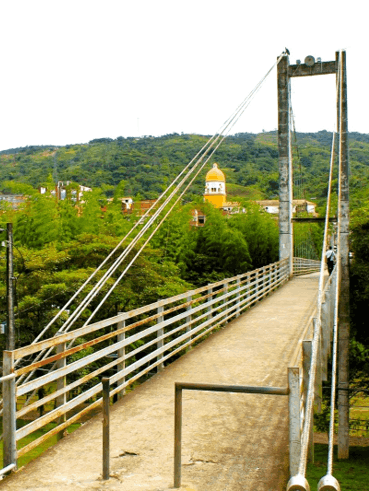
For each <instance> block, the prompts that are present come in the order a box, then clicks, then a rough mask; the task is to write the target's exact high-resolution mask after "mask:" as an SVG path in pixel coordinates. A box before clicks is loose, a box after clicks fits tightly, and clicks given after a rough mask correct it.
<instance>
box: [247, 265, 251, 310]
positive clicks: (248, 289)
mask: <svg viewBox="0 0 369 491" xmlns="http://www.w3.org/2000/svg"><path fill="white" fill-rule="evenodd" d="M246 292H247V294H246V298H247V301H246V307H249V302H250V296H251V292H250V273H247V280H246Z"/></svg>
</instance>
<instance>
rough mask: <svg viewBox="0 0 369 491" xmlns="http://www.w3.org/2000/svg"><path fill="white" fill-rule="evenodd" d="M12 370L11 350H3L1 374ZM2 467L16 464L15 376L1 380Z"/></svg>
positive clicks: (8, 373)
mask: <svg viewBox="0 0 369 491" xmlns="http://www.w3.org/2000/svg"><path fill="white" fill-rule="evenodd" d="M13 372H14V354H13V351H3V375H10V374H12V373H13ZM3 401H4V402H3V404H4V406H3V407H4V410H3V438H4V447H3V448H4V450H3V467H7V466H8V465H10V464H15V465H17V443H16V436H15V432H16V429H17V425H16V410H17V408H16V395H15V378H12V379H10V380H4V381H3Z"/></svg>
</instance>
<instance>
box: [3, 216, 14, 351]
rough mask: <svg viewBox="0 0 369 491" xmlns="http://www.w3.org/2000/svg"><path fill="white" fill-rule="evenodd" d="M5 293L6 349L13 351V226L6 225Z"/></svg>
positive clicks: (10, 224)
mask: <svg viewBox="0 0 369 491" xmlns="http://www.w3.org/2000/svg"><path fill="white" fill-rule="evenodd" d="M6 232H7V241H6V292H7V323H6V330H5V334H6V349H7V350H8V351H12V350H14V349H15V336H14V272H13V224H12V223H7V224H6Z"/></svg>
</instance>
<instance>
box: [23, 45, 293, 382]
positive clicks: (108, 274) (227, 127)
mask: <svg viewBox="0 0 369 491" xmlns="http://www.w3.org/2000/svg"><path fill="white" fill-rule="evenodd" d="M283 56H284V52H283V53H281V55H280V56H279V57H278V59H277V61H276V62H275V63H274V64H273V65H272V67H271V68H270V69H269V70H268V72H267V73H266V74H265V75H264V77H263V78H262V79H261V80H260V82H259V83H258V84H257V85H256V86H255V87H254V89H253V90H252V91H251V92H250V94H249V95H248V96H247V97H246V98H245V99H244V100H243V101H242V103H241V104H240V105H239V106H238V107H237V108H236V110H235V111H234V113H233V115H232V116H230V118H228V120H226V121H225V123H224V124H223V126H222V129H221V130H220V131H219V132H218V133H217V134H215V135H214V136H213V137H211V138H210V139H209V141H208V142H207V143H206V144H205V145H204V147H203V148H202V149H201V150H200V151H199V152H198V153H197V155H196V156H195V157H194V158H193V159H192V160H191V162H190V163H189V164H188V165H187V166H186V167H185V168H184V169H183V171H182V172H181V173H180V174H179V175H178V176H177V178H176V179H175V180H174V181H173V183H172V184H171V185H170V186H169V187H168V188H167V190H166V191H164V193H162V195H161V196H160V198H162V197H163V196H164V195H165V194H166V192H167V191H168V190H169V189H170V187H172V186H173V184H174V183H175V182H176V181H177V180H178V179H179V177H180V176H181V175H183V173H184V172H185V170H187V169H189V167H190V165H191V164H192V163H193V162H194V160H195V159H196V158H197V157H198V156H199V155H200V154H201V152H202V151H204V149H205V151H204V153H203V155H201V156H200V157H199V158H198V160H197V161H196V163H195V164H194V165H193V167H192V168H190V169H189V170H188V172H187V174H186V175H185V177H184V178H183V179H182V181H181V182H180V183H179V184H178V185H177V186H176V188H175V189H174V190H173V191H172V192H171V193H170V196H169V197H167V199H166V200H165V201H164V203H162V204H161V206H160V207H159V208H158V210H157V211H156V213H155V214H154V215H153V216H152V217H151V218H150V219H149V221H148V222H147V223H146V224H145V226H144V227H143V229H142V230H141V231H140V233H139V234H138V235H137V236H136V237H135V238H134V239H133V240H132V242H131V243H130V244H129V246H128V247H126V248H125V250H124V251H123V253H122V254H121V255H120V256H119V257H118V259H117V260H116V261H115V263H114V264H113V265H112V266H111V267H110V268H109V270H108V272H106V273H105V274H104V275H103V279H100V280H99V282H98V284H97V285H95V287H94V288H93V289H92V290H91V291H90V292H89V293H88V295H87V296H86V297H85V299H84V300H83V301H82V302H81V303H82V304H83V305H82V307H81V306H80V305H79V306H78V307H77V309H76V311H77V310H78V312H77V314H78V315H77V314H75V315H74V316H73V318H72V319H67V321H66V322H65V323H64V324H63V326H62V327H61V328H60V329H59V330H58V332H57V334H59V333H61V332H66V331H68V330H69V329H70V327H71V326H72V325H73V323H74V322H75V320H76V319H77V318H78V317H79V316H80V314H81V313H82V311H83V310H84V309H83V307H86V306H87V305H88V304H89V303H90V302H91V301H92V299H93V298H94V297H95V296H96V295H97V294H98V292H99V291H100V290H101V288H102V286H103V285H104V284H105V283H106V281H107V280H108V279H109V278H110V277H111V275H112V274H113V273H114V271H115V270H116V269H117V268H118V266H119V265H120V264H121V262H122V261H123V260H124V259H125V258H126V257H127V255H128V253H129V252H130V251H131V250H132V249H133V247H134V246H135V245H136V244H137V242H138V240H139V239H140V238H141V237H142V236H143V234H144V233H145V232H146V230H148V228H149V227H150V226H151V225H152V224H153V223H154V221H155V220H156V218H157V217H158V216H159V214H160V213H161V212H162V210H163V209H164V208H165V206H167V204H168V203H169V202H170V201H171V199H172V198H173V196H174V195H175V194H176V192H177V191H178V190H179V189H180V188H181V186H182V185H183V184H184V182H185V181H186V180H187V178H188V177H189V176H190V175H191V174H192V173H193V172H194V171H195V170H196V168H197V167H198V166H199V164H200V163H201V162H202V160H203V158H204V156H206V155H207V153H208V152H209V151H210V150H211V149H212V148H213V147H214V146H215V144H216V146H215V149H213V151H212V152H211V154H210V156H209V157H208V158H207V159H206V160H205V162H204V163H203V164H202V165H201V166H200V168H199V169H198V171H197V173H196V174H195V176H194V177H193V178H192V180H191V181H190V182H189V184H188V185H187V186H186V188H185V190H184V191H183V192H182V194H181V195H180V196H179V197H178V198H177V200H176V201H175V203H174V204H173V205H172V207H171V208H170V210H169V212H167V213H166V215H165V216H164V218H163V219H162V220H161V222H160V223H159V225H158V226H157V227H156V228H155V230H154V232H153V233H152V234H151V235H150V236H149V238H148V239H147V240H146V241H145V243H144V245H143V246H142V247H141V248H140V250H139V251H138V253H137V254H136V255H135V256H134V258H133V259H132V261H131V262H130V263H129V264H128V265H127V267H126V268H125V270H124V271H123V273H122V274H121V275H120V276H119V278H118V280H116V282H115V283H114V285H113V287H112V288H111V289H110V290H109V292H108V294H107V295H105V297H104V299H103V301H102V302H100V304H99V305H98V307H97V308H96V309H95V311H94V312H93V313H92V314H91V316H90V318H89V319H88V321H87V322H86V323H85V324H84V325H87V324H88V322H89V321H90V319H92V317H93V316H94V315H95V314H96V313H97V311H98V310H99V309H100V308H101V306H102V304H103V302H104V301H105V300H106V298H107V297H108V296H109V295H110V293H111V292H112V291H113V289H114V288H115V287H116V286H117V284H118V283H119V281H121V279H122V278H123V276H124V275H125V274H126V272H127V271H128V269H129V268H130V267H131V266H132V264H133V263H134V262H135V260H136V259H137V258H138V256H139V255H140V253H141V252H142V250H143V249H144V247H145V246H146V245H147V244H148V242H149V241H150V239H151V238H152V236H153V235H154V234H155V233H156V231H157V230H158V229H159V228H160V226H161V225H162V223H163V222H164V220H165V219H166V217H167V216H168V215H169V213H170V212H171V211H172V209H173V208H174V206H175V205H176V204H177V202H178V201H179V199H180V198H181V197H182V196H183V194H184V192H185V191H186V190H187V189H188V187H189V186H190V185H191V184H192V183H193V181H194V179H195V178H196V177H197V176H198V174H199V173H200V171H201V170H202V169H203V167H204V166H205V165H206V163H207V162H208V161H209V159H210V158H211V156H212V155H213V154H214V152H215V151H216V150H217V149H218V147H219V145H220V144H221V143H222V142H223V140H224V139H225V137H226V135H227V134H229V132H230V130H231V129H232V127H233V126H234V125H235V124H236V123H237V121H238V120H239V119H240V117H241V115H242V114H243V113H244V111H245V110H246V108H247V107H248V106H249V104H250V102H251V100H252V99H253V97H254V96H255V94H256V93H257V92H258V91H259V90H260V88H261V86H262V84H263V82H264V81H265V79H266V78H267V77H268V75H269V74H270V73H271V71H272V70H273V68H274V67H275V66H276V65H277V64H278V63H279V61H280V60H281V58H282V57H283ZM218 140H220V141H219V142H218V143H217V141H218ZM206 147H208V148H207V149H206ZM160 198H159V199H160ZM152 208H153V206H152V207H151V208H150V210H151V209H152ZM150 210H148V211H147V212H146V214H145V217H146V216H147V215H148V213H149V211H150ZM143 218H144V217H141V219H140V220H139V221H138V222H137V223H136V225H135V227H136V226H137V225H138V223H139V222H140V221H141V220H142V219H143ZM128 235H129V233H128V234H127V235H126V236H125V237H124V238H123V239H122V241H121V242H120V243H119V244H118V246H117V247H116V248H115V249H114V251H113V252H112V253H111V254H110V255H109V257H111V255H112V254H113V253H114V252H115V251H116V250H117V248H118V247H119V246H120V245H121V244H122V242H123V241H124V240H125V239H126V238H127V237H128ZM106 260H107V259H106ZM106 260H105V261H104V264H105V263H106ZM101 267H102V265H100V267H99V269H101ZM95 274H96V271H95ZM87 283H88V281H87V282H85V284H84V285H86V284H87ZM81 289H82V287H81ZM81 289H80V290H79V291H81ZM78 293H79V292H78ZM76 296H77V294H75V295H74V297H73V298H75V297H76ZM71 300H72V299H71ZM70 302H71V301H69V302H68V304H67V305H69V304H70ZM65 309H66V306H65V307H64V308H63V310H65ZM60 314H61V312H59V313H58V316H59V315H60ZM73 314H74V312H73ZM58 316H56V317H55V318H54V319H53V321H55V320H56V318H57V317H58ZM71 317H72V316H71ZM68 321H69V322H68ZM51 324H52V322H50V323H49V325H48V326H47V328H48V327H50V325H51ZM45 332H46V328H45V329H44V330H43V331H42V334H39V336H38V338H37V340H38V339H40V337H41V336H42V335H43V334H44V333H45ZM34 342H36V340H34ZM32 344H33V343H32ZM45 352H46V350H45V351H43V352H40V353H39V354H38V356H37V357H36V358H37V359H39V358H40V357H45V356H47V353H49V352H50V350H48V351H47V353H46V355H45ZM33 373H34V372H30V373H29V374H28V376H27V377H26V380H29V378H30V377H31V376H32V375H33ZM21 379H22V380H23V378H22V377H20V379H19V380H18V383H19V382H20V381H21Z"/></svg>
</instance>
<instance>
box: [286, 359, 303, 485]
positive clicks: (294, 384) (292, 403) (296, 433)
mask: <svg viewBox="0 0 369 491" xmlns="http://www.w3.org/2000/svg"><path fill="white" fill-rule="evenodd" d="M288 388H289V397H288V412H289V443H290V476H295V475H296V474H297V473H298V470H299V462H300V453H301V422H300V382H299V368H298V367H289V368H288Z"/></svg>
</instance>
